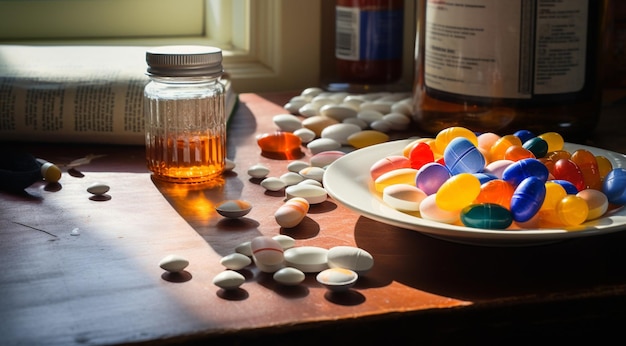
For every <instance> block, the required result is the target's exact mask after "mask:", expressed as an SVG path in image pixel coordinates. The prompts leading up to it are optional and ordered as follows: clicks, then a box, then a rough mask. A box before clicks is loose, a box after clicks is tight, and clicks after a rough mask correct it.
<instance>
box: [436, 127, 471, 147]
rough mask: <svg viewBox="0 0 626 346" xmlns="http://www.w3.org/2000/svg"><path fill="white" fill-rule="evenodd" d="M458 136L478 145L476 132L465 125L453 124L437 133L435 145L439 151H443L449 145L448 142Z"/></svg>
mask: <svg viewBox="0 0 626 346" xmlns="http://www.w3.org/2000/svg"><path fill="white" fill-rule="evenodd" d="M457 137H465V138H467V139H468V140H469V141H470V142H472V144H474V146H478V137H477V136H476V134H475V133H474V132H472V131H471V130H470V129H467V128H465V127H460V126H453V127H448V128H447V129H443V130H441V131H439V133H437V136H436V137H435V146H436V147H437V151H438V152H442V153H443V152H444V150H445V149H446V147H447V146H448V143H450V142H451V141H452V140H453V139H455V138H457Z"/></svg>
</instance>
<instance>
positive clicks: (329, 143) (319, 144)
mask: <svg viewBox="0 0 626 346" xmlns="http://www.w3.org/2000/svg"><path fill="white" fill-rule="evenodd" d="M306 147H307V148H308V149H309V150H310V151H311V153H312V154H313V155H315V154H319V153H321V152H323V151H330V150H338V149H339V148H341V143H339V142H337V141H336V140H334V139H332V138H317V139H314V140H312V141H311V142H309V143H308V144H307V145H306Z"/></svg>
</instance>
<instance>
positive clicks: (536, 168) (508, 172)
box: [502, 159, 550, 186]
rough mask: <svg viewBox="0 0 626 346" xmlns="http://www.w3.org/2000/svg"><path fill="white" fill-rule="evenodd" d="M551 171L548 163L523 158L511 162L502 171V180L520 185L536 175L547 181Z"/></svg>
mask: <svg viewBox="0 0 626 346" xmlns="http://www.w3.org/2000/svg"><path fill="white" fill-rule="evenodd" d="M549 174H550V172H549V171H548V168H547V167H546V165H544V164H543V163H542V162H541V161H539V160H537V159H523V160H519V161H516V162H513V163H512V164H510V165H509V166H508V167H507V168H505V169H504V171H503V172H502V180H505V181H506V182H508V183H509V184H511V185H513V186H517V185H519V184H520V183H521V182H522V181H523V180H524V179H526V178H528V177H535V178H538V179H539V180H541V181H542V182H544V183H545V182H546V181H547V180H548V176H549Z"/></svg>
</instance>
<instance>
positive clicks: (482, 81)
mask: <svg viewBox="0 0 626 346" xmlns="http://www.w3.org/2000/svg"><path fill="white" fill-rule="evenodd" d="M609 2H610V1H609V0H600V1H596V0H572V1H562V2H554V1H543V0H537V1H523V0H521V1H518V0H514V1H492V0H484V1H478V2H476V1H460V2H459V1H457V2H455V3H454V6H452V3H448V2H440V1H429V0H419V2H418V18H419V19H418V23H417V31H418V32H417V35H416V40H417V41H416V75H415V83H414V89H413V91H414V119H415V121H416V123H417V124H418V126H419V127H420V129H421V130H422V131H424V132H426V133H429V134H436V133H437V132H439V131H441V130H442V129H445V128H448V127H451V126H464V127H467V128H469V129H471V130H473V131H477V132H495V133H498V134H508V133H513V132H514V131H516V130H519V129H527V130H530V131H533V132H535V133H536V134H540V133H543V132H548V131H556V132H559V133H561V134H562V135H563V136H564V137H565V138H566V139H567V140H571V141H574V140H579V139H582V138H585V137H587V136H588V135H589V134H590V133H591V132H592V131H593V129H594V128H595V127H596V124H597V122H598V118H599V114H600V110H601V96H602V62H603V52H605V49H606V41H605V40H604V37H605V28H606V26H607V25H606V24H607V22H606V21H607V11H606V10H607V7H608V3H609ZM459 5H465V6H462V7H459ZM495 13H497V14H498V15H497V16H494V15H492V14H495ZM481 18H490V19H489V20H488V21H487V20H482V19H481ZM494 18H498V19H494ZM502 18H515V20H507V19H502ZM554 18H557V19H554ZM499 20H500V21H499ZM494 23H495V24H494ZM511 33H513V34H511ZM508 35H510V36H508Z"/></svg>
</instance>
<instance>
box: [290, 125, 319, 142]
mask: <svg viewBox="0 0 626 346" xmlns="http://www.w3.org/2000/svg"><path fill="white" fill-rule="evenodd" d="M293 134H294V135H296V136H298V137H300V140H301V141H302V143H305V144H306V143H309V142H310V141H312V140H314V139H315V137H316V136H317V135H316V134H315V132H313V131H312V130H311V129H307V128H306V127H303V128H299V129H297V130H295V131H293Z"/></svg>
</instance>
